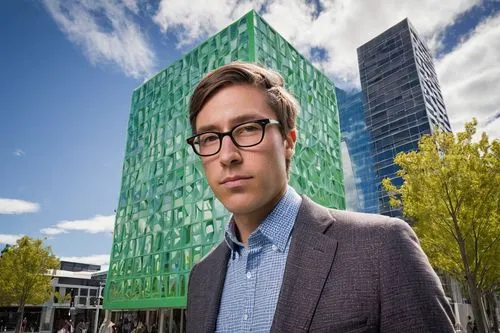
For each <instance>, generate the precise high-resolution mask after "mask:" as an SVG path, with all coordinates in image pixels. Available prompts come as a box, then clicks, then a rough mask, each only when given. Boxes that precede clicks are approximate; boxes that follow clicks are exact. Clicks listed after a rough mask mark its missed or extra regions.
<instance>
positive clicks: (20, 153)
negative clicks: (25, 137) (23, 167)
mask: <svg viewBox="0 0 500 333" xmlns="http://www.w3.org/2000/svg"><path fill="white" fill-rule="evenodd" d="M12 155H14V156H16V157H23V156H26V153H25V152H24V151H23V150H22V149H19V148H18V149H16V150H14V152H13V153H12Z"/></svg>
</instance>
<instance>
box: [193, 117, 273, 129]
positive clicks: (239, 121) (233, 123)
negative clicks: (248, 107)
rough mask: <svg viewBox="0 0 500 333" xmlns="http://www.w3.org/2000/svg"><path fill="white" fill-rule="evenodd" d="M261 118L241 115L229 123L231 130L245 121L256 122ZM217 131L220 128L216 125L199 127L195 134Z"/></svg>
mask: <svg viewBox="0 0 500 333" xmlns="http://www.w3.org/2000/svg"><path fill="white" fill-rule="evenodd" d="M262 118H265V117H264V116H262V115H259V114H255V113H252V114H242V115H240V116H236V117H234V118H233V119H231V121H230V124H231V128H233V127H234V126H236V125H239V124H241V123H244V122H247V121H252V120H258V119H262ZM218 131H220V128H219V127H218V126H217V125H214V124H211V125H205V126H201V127H200V128H198V129H197V130H196V133H198V134H200V133H205V132H218Z"/></svg>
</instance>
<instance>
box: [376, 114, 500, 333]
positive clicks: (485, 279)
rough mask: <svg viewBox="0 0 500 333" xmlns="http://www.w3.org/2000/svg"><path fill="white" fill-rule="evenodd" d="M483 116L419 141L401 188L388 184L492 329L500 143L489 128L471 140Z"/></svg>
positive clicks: (408, 156)
mask: <svg viewBox="0 0 500 333" xmlns="http://www.w3.org/2000/svg"><path fill="white" fill-rule="evenodd" d="M476 126H477V121H476V119H473V120H472V121H471V122H469V123H467V124H466V125H465V131H464V132H460V133H457V134H456V135H455V134H453V133H445V132H437V133H434V134H432V135H430V136H424V137H422V138H421V139H420V142H419V146H418V151H411V152H407V153H400V154H398V155H397V156H396V158H395V159H394V162H395V163H396V164H397V165H398V166H399V167H400V170H399V171H398V176H400V177H402V178H403V184H402V185H401V186H400V187H399V188H398V187H397V186H395V185H393V184H392V183H391V181H390V180H389V179H384V181H383V186H384V188H385V189H386V191H388V192H389V194H390V196H391V205H392V206H399V207H402V208H403V214H404V215H405V216H406V217H407V218H409V219H410V220H412V221H414V224H413V227H414V229H415V232H416V233H417V235H418V236H419V238H420V241H421V245H422V248H423V249H424V251H425V252H426V254H427V256H428V257H429V260H430V261H431V263H432V265H433V266H434V267H435V268H438V269H441V270H443V271H446V272H448V273H450V274H451V275H452V276H453V277H455V278H456V279H457V280H459V281H461V282H462V283H464V284H465V285H466V286H467V287H468V290H469V296H470V300H471V305H472V309H473V313H474V317H475V320H476V323H477V326H478V329H479V332H486V330H487V328H486V320H485V319H486V318H485V317H484V307H483V303H482V302H481V295H482V294H486V293H488V292H498V291H499V290H500V259H499V258H500V221H499V218H500V142H499V141H498V140H493V141H491V142H490V141H489V139H488V136H487V135H486V134H485V133H483V134H482V136H481V139H480V140H479V142H475V141H474V140H473V136H474V134H475V133H476Z"/></svg>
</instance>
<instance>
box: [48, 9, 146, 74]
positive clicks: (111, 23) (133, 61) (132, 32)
mask: <svg viewBox="0 0 500 333" xmlns="http://www.w3.org/2000/svg"><path fill="white" fill-rule="evenodd" d="M44 3H45V7H46V8H47V10H48V12H49V13H50V14H51V15H52V17H53V18H54V20H55V21H56V23H57V24H58V26H59V28H60V29H61V30H62V31H63V32H64V33H65V34H66V35H67V37H68V39H69V40H70V41H72V42H73V43H75V44H77V45H79V46H80V47H82V48H83V50H84V52H85V55H86V56H87V58H88V59H89V60H90V62H91V63H92V64H98V63H112V64H115V65H117V66H118V67H119V68H120V69H121V70H122V71H123V72H124V73H125V74H126V75H127V76H130V77H133V78H137V79H140V78H144V77H146V76H149V75H151V73H152V72H153V71H154V67H155V63H156V56H155V54H154V52H153V50H152V49H151V47H150V45H149V42H148V41H147V39H146V36H145V34H144V33H143V32H142V31H141V29H140V27H139V25H138V24H137V23H136V22H135V20H134V15H136V14H137V13H138V12H139V7H138V4H137V2H136V1H134V0H124V2H123V3H120V2H119V1H118V2H115V1H90V0H85V1H62V0H45V1H44Z"/></svg>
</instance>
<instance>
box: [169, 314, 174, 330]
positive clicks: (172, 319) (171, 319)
mask: <svg viewBox="0 0 500 333" xmlns="http://www.w3.org/2000/svg"><path fill="white" fill-rule="evenodd" d="M169 311H170V320H169V322H168V333H173V332H172V328H173V326H174V309H169Z"/></svg>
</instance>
